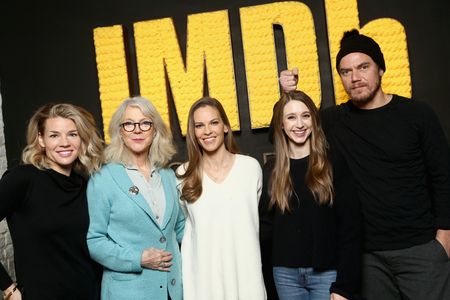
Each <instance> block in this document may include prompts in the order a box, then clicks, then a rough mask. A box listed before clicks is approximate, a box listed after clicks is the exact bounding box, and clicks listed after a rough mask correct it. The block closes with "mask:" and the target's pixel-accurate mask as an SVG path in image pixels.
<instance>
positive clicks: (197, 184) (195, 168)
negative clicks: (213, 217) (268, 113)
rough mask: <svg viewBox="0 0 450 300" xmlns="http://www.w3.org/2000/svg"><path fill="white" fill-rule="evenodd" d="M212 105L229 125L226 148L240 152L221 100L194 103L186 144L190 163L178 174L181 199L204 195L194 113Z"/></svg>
mask: <svg viewBox="0 0 450 300" xmlns="http://www.w3.org/2000/svg"><path fill="white" fill-rule="evenodd" d="M205 106H210V107H212V108H214V109H216V110H217V111H218V112H219V116H220V118H221V119H222V122H223V123H224V125H225V126H227V127H228V129H229V130H228V133H226V134H225V138H224V144H225V148H226V149H227V150H228V151H229V152H231V153H233V154H236V153H239V148H238V146H237V144H236V141H235V140H234V137H233V132H232V130H231V125H230V121H229V119H228V116H227V114H226V113H225V110H224V108H223V106H222V104H221V103H220V102H219V100H217V99H214V98H211V97H204V98H201V99H199V100H197V101H196V102H194V104H192V106H191V109H190V110H189V116H188V130H187V135H186V145H187V149H188V156H189V164H188V165H187V169H186V172H185V173H184V174H182V175H179V174H177V177H178V178H180V179H182V180H183V188H182V190H181V199H182V200H185V201H187V202H195V201H196V200H197V199H198V198H199V197H200V196H201V195H202V167H201V160H202V156H203V150H202V148H201V146H200V145H199V143H198V141H197V138H196V137H195V124H194V113H195V111H196V110H197V109H199V108H200V107H205Z"/></svg>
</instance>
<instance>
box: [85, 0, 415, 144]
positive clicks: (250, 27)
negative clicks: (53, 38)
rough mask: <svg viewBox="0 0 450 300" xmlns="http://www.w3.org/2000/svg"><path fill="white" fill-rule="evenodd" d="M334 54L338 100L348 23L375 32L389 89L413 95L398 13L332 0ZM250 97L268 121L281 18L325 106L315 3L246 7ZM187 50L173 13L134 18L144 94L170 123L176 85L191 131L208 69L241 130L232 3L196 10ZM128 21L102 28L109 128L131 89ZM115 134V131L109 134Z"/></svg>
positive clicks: (262, 121)
mask: <svg viewBox="0 0 450 300" xmlns="http://www.w3.org/2000/svg"><path fill="white" fill-rule="evenodd" d="M325 10H326V11H325V13H326V22H327V29H328V42H329V47H330V58H331V63H332V69H333V83H334V91H335V96H336V103H342V102H344V101H346V99H347V98H346V97H347V96H346V94H345V92H344V90H343V88H342V87H341V84H340V81H339V76H338V74H337V72H336V70H335V67H334V65H335V57H336V54H337V52H338V51H339V42H340V39H341V38H342V35H343V33H344V31H347V30H350V29H352V28H357V29H360V31H361V33H363V34H366V35H368V36H371V37H373V38H374V39H375V40H376V41H377V42H378V43H379V44H380V47H381V49H382V51H383V53H384V56H385V60H386V65H387V72H386V74H385V75H384V77H383V89H384V90H385V91H386V92H388V93H396V94H399V95H402V96H406V97H410V96H411V78H410V71H409V59H408V52H407V41H406V34H405V30H404V28H403V26H402V24H400V23H399V22H398V21H396V20H394V19H387V18H386V19H377V20H373V21H371V22H369V23H367V24H365V25H364V26H363V27H361V26H360V24H359V16H358V7H357V1H356V0H325ZM240 21H241V32H242V41H243V47H244V49H243V53H244V59H245V74H246V81H247V92H248V101H249V103H248V105H249V108H250V118H251V127H252V128H262V127H267V126H268V124H269V123H270V118H271V115H272V107H273V104H274V103H275V102H276V101H277V100H278V98H279V93H280V91H279V85H278V74H277V73H278V71H277V69H278V68H277V59H276V52H275V41H274V32H273V25H274V24H278V25H280V26H281V27H282V28H283V33H284V37H285V43H286V45H285V46H286V58H287V63H288V66H289V68H292V67H298V68H299V69H300V83H299V89H301V90H303V91H305V92H306V93H308V94H309V95H310V96H311V97H312V98H313V99H314V100H315V103H316V105H317V106H320V103H321V99H320V97H321V89H320V73H319V57H318V50H317V43H316V34H315V32H316V31H315V28H314V22H313V16H312V13H311V10H310V9H309V8H308V6H306V5H305V4H304V3H302V2H297V1H286V2H277V3H271V4H264V5H257V6H251V7H243V8H241V9H240ZM187 22H188V23H187V38H186V41H187V45H186V58H185V59H184V58H183V55H182V53H181V50H180V46H179V42H178V39H177V36H176V32H175V28H174V24H173V20H172V19H171V18H163V19H157V20H150V21H142V22H137V23H135V24H134V40H135V46H136V59H137V67H138V77H139V86H140V91H141V95H142V96H144V97H146V98H148V99H151V101H152V102H153V103H154V104H155V105H156V107H157V108H158V110H159V112H160V113H161V115H162V116H163V118H164V120H165V121H166V122H167V123H169V115H168V96H167V95H168V92H167V89H168V86H166V76H167V78H168V80H169V85H170V89H171V93H172V95H173V100H174V104H175V108H176V112H177V115H178V119H179V120H180V128H181V129H182V133H183V134H185V133H186V127H187V114H188V111H189V107H190V105H191V103H192V102H194V101H195V100H197V99H199V98H201V97H202V96H203V86H204V82H203V79H204V76H203V75H204V73H205V72H206V73H207V78H208V88H209V95H211V96H212V97H215V98H217V99H219V100H220V101H221V102H222V103H223V105H224V107H225V109H226V111H227V114H228V116H229V118H230V122H231V124H232V129H233V130H239V129H240V124H239V112H238V100H237V92H236V78H235V74H234V70H235V67H242V66H236V65H235V64H234V60H233V51H232V39H231V32H230V24H229V17H228V11H227V10H221V11H215V12H205V13H199V14H193V15H189V16H188V19H187ZM123 34H124V33H123V30H122V26H121V25H115V26H110V27H101V28H96V29H95V30H94V41H95V50H96V59H97V68H98V77H99V83H100V100H101V105H102V114H103V122H104V124H103V125H104V128H107V127H108V124H109V121H110V119H111V114H112V112H113V111H114V110H115V109H116V108H117V106H118V105H119V103H120V102H121V101H122V100H123V99H125V98H127V97H129V87H128V78H127V76H128V75H127V69H126V57H125V48H124V45H123ZM106 139H107V141H108V140H109V137H108V136H106Z"/></svg>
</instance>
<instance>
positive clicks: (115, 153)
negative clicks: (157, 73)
mask: <svg viewBox="0 0 450 300" xmlns="http://www.w3.org/2000/svg"><path fill="white" fill-rule="evenodd" d="M127 107H135V108H139V109H140V110H141V112H142V114H143V115H144V116H146V117H148V118H150V119H151V120H152V122H153V128H154V130H155V136H154V138H153V141H152V144H151V145H150V150H149V153H148V159H149V161H150V163H151V164H152V166H154V167H156V168H165V167H167V166H168V165H169V162H170V159H171V158H172V156H173V155H174V154H175V152H176V150H175V146H174V145H173V139H172V133H171V132H170V130H169V129H168V127H167V126H166V124H165V123H164V121H163V119H162V118H161V115H160V114H159V113H158V111H157V110H156V107H155V106H154V105H153V104H152V103H151V102H150V101H149V100H147V99H145V98H143V97H132V98H128V99H126V100H124V101H123V102H122V104H121V105H120V106H119V108H117V110H116V111H115V112H114V114H113V115H112V117H111V121H110V123H109V130H108V132H109V136H110V138H111V143H110V144H109V145H108V146H107V147H106V150H105V157H106V162H110V163H111V162H112V163H121V164H125V165H132V164H133V161H132V159H131V153H130V151H129V150H128V148H127V147H126V146H125V144H124V142H123V140H122V138H121V136H120V124H122V122H123V121H124V116H125V110H126V109H127Z"/></svg>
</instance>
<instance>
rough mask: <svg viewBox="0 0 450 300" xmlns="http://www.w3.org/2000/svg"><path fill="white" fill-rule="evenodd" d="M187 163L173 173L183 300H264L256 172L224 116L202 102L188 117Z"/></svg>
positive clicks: (216, 106) (256, 165)
mask: <svg viewBox="0 0 450 300" xmlns="http://www.w3.org/2000/svg"><path fill="white" fill-rule="evenodd" d="M186 143H187V147H188V154H189V162H188V163H186V164H184V165H182V166H180V167H179V168H178V170H177V173H178V174H179V177H180V178H181V179H182V187H181V199H182V203H183V207H184V209H185V212H186V216H187V220H186V225H185V234H184V238H183V241H182V245H181V255H182V274H183V294H184V299H185V300H238V299H249V300H252V299H255V300H261V299H266V292H265V288H264V281H263V276H262V270H261V255H260V248H259V239H258V232H259V225H258V222H259V220H258V202H259V197H260V194H261V184H262V181H261V177H262V174H261V168H260V166H259V163H258V162H257V161H256V160H255V159H253V158H251V157H249V156H244V155H240V154H237V153H238V149H237V146H236V143H235V141H234V138H233V134H232V131H231V128H230V122H229V120H228V117H227V116H226V114H225V111H224V109H223V107H222V105H221V104H220V102H219V101H218V100H216V99H213V98H209V97H205V98H202V99H200V100H198V101H197V102H195V103H194V104H193V105H192V107H191V109H190V112H189V120H188V132H187V137H186Z"/></svg>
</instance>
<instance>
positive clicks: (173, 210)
mask: <svg viewBox="0 0 450 300" xmlns="http://www.w3.org/2000/svg"><path fill="white" fill-rule="evenodd" d="M158 173H159V174H160V176H161V181H162V185H163V190H164V193H165V198H166V207H165V213H164V218H163V221H162V223H161V225H159V223H158V222H157V220H156V218H155V215H154V214H153V211H152V210H151V208H150V206H149V205H148V203H147V201H146V200H145V199H144V197H143V196H142V195H141V193H139V191H137V189H136V187H134V184H133V182H132V181H131V179H130V178H129V177H128V175H127V173H126V171H125V168H124V166H123V165H120V164H113V163H112V164H107V165H105V166H104V167H103V168H102V169H101V170H100V172H98V173H96V174H95V175H93V176H92V177H91V179H90V180H89V183H88V188H87V197H88V205H89V216H90V225H89V231H88V235H87V244H88V247H89V252H90V255H91V257H92V258H93V259H94V260H95V261H97V262H98V263H100V264H101V265H102V266H103V278H102V291H101V295H102V299H108V300H113V299H120V300H123V299H133V300H143V299H157V300H160V299H161V300H162V299H168V295H167V294H168V293H169V294H170V297H171V298H172V299H173V300H180V299H182V295H183V293H182V281H181V258H180V250H179V242H180V241H181V239H182V235H183V229H184V220H185V218H184V214H183V212H182V210H181V209H180V206H179V194H178V190H177V188H176V180H175V174H174V172H173V171H172V170H171V169H159V170H158ZM150 247H153V248H157V249H164V250H165V251H168V252H170V253H172V255H173V260H172V266H171V267H170V272H162V271H158V270H153V269H147V268H142V267H141V256H142V252H143V251H144V250H145V249H147V248H150Z"/></svg>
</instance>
